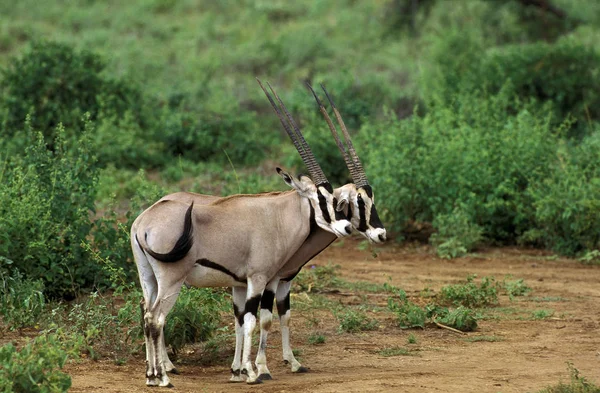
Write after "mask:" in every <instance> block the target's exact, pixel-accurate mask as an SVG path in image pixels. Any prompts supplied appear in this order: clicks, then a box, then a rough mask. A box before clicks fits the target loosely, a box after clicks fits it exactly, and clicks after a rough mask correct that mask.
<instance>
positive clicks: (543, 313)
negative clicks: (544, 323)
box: [531, 308, 554, 320]
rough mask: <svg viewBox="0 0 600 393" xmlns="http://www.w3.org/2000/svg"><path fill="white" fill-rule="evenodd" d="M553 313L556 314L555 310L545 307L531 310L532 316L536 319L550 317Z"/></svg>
mask: <svg viewBox="0 0 600 393" xmlns="http://www.w3.org/2000/svg"><path fill="white" fill-rule="evenodd" d="M552 315H554V310H548V309H543V308H541V309H538V310H533V311H532V312H531V318H532V319H535V320H542V319H548V318H550V317H551V316H552Z"/></svg>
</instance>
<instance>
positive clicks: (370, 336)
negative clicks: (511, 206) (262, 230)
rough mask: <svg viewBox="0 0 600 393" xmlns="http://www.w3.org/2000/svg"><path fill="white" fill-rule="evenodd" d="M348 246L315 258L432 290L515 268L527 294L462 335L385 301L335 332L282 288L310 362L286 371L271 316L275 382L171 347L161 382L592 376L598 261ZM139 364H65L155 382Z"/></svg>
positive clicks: (537, 385)
mask: <svg viewBox="0 0 600 393" xmlns="http://www.w3.org/2000/svg"><path fill="white" fill-rule="evenodd" d="M358 244H359V243H358V241H356V240H345V243H344V244H343V245H341V246H340V245H338V246H332V247H330V248H329V249H328V250H326V251H325V252H323V253H322V254H321V255H320V256H319V257H318V258H316V259H315V261H314V263H316V264H327V263H329V262H331V263H334V264H339V265H341V266H342V268H341V270H340V274H341V276H342V277H343V278H344V279H346V280H348V281H367V282H372V283H384V282H390V283H391V284H393V285H395V286H398V287H400V288H403V289H404V290H405V291H406V292H407V293H408V294H409V296H411V298H413V297H414V298H417V297H418V296H419V294H420V292H421V291H423V290H424V289H425V288H429V289H430V290H432V291H433V292H437V291H439V289H440V288H441V287H442V286H444V285H448V284H454V283H458V282H463V281H464V280H465V278H466V277H467V275H469V274H477V275H478V277H484V276H495V277H496V278H497V279H498V280H501V279H504V277H505V276H506V275H508V274H510V275H512V276H513V277H514V278H523V279H524V280H525V283H526V284H527V285H528V286H530V287H531V288H532V292H531V293H530V294H529V295H528V296H526V297H521V298H517V299H515V300H514V301H511V300H510V299H509V298H508V297H507V296H501V298H500V305H499V306H498V308H497V310H496V312H494V317H493V318H488V319H485V320H481V321H479V328H478V329H477V331H475V332H472V333H468V334H465V335H459V334H456V333H453V332H451V331H448V330H445V329H438V328H426V329H424V330H402V329H400V328H398V327H397V326H396V325H395V323H394V319H393V316H392V314H391V313H389V312H386V311H384V310H383V309H382V310H380V311H377V312H370V313H369V315H370V316H372V317H375V318H377V319H378V321H379V327H378V329H377V330H374V331H369V332H362V333H356V334H348V333H344V334H340V333H338V331H337V326H338V322H337V320H336V319H335V317H334V316H333V315H332V314H331V312H329V311H328V310H327V309H323V308H320V309H317V310H311V309H310V308H308V307H302V308H301V309H298V308H294V302H295V301H296V302H297V303H299V302H306V301H310V300H306V299H304V298H299V296H304V295H302V294H299V295H296V296H295V297H292V315H293V321H292V324H293V331H292V344H293V348H295V349H297V350H299V352H300V355H299V360H300V361H301V362H302V364H303V365H304V366H307V367H309V368H310V372H308V373H306V374H292V373H291V372H290V370H289V368H288V366H285V365H284V364H283V362H282V358H281V339H280V331H279V326H278V323H277V322H274V324H273V328H272V329H271V335H270V338H269V348H268V352H267V354H268V359H269V368H270V370H271V373H272V375H273V378H274V380H272V381H267V382H265V383H263V384H261V385H256V386H248V385H246V384H232V383H229V382H228V380H229V367H230V360H228V359H222V360H219V362H218V364H217V365H213V366H202V355H203V354H202V351H201V350H200V349H195V348H191V349H190V350H188V351H185V353H184V354H182V355H181V356H180V362H181V363H180V365H179V366H178V367H179V370H180V371H181V375H173V376H172V378H171V380H172V382H173V384H174V385H175V388H174V389H172V390H170V391H173V392H248V391H260V392H345V393H348V392H387V391H390V392H408V393H411V392H415V393H416V392H419V393H420V392H504V393H508V392H536V391H538V390H540V389H542V388H544V387H546V386H549V385H554V384H556V383H557V382H558V381H560V380H563V381H568V378H569V376H568V372H567V365H566V362H567V361H570V362H572V363H573V364H574V366H575V367H576V368H577V369H579V370H580V372H581V374H582V375H583V376H585V377H586V378H588V379H590V380H592V381H596V382H599V381H600V355H599V351H600V267H597V266H585V265H582V264H581V263H579V262H578V261H575V260H570V259H565V258H555V257H553V256H552V254H549V253H546V252H541V251H531V250H523V249H515V248H502V249H488V250H484V251H482V252H480V253H478V254H475V255H472V256H469V257H465V258H460V259H456V260H452V261H447V260H442V259H439V258H437V257H435V256H434V255H433V254H432V253H431V251H430V249H429V248H428V247H421V246H402V247H398V246H387V247H384V248H382V249H381V250H380V251H379V253H378V256H377V258H374V257H373V256H372V255H371V252H370V251H361V250H360V249H359V247H358ZM322 296H326V297H327V298H328V299H329V300H334V301H339V302H341V303H343V304H349V305H358V304H362V303H368V304H370V305H380V306H381V307H382V308H383V307H384V306H385V304H386V301H387V295H386V294H382V293H375V294H372V293H362V294H357V295H354V293H347V292H344V293H328V294H325V295H322ZM542 309H543V310H551V311H553V314H552V316H550V317H548V318H544V319H539V320H538V319H534V318H533V317H531V316H532V315H533V313H534V312H535V311H536V310H542ZM257 330H258V329H257ZM315 332H319V333H320V334H323V335H324V336H325V337H326V342H325V343H324V344H319V345H312V344H309V342H308V337H309V336H310V335H311V334H312V333H315ZM411 333H412V334H413V335H414V336H415V337H416V339H417V342H416V343H414V344H410V343H408V342H407V338H408V336H409V335H410V334H411ZM477 337H479V339H478V338H477ZM479 340H481V341H479ZM229 345H230V349H229V348H228V349H226V351H225V353H226V354H231V353H232V352H233V343H230V344H229ZM393 347H402V348H406V349H407V350H408V351H409V354H410V355H409V356H391V357H385V356H382V355H381V350H383V349H385V348H393ZM255 348H256V347H255ZM144 370H145V365H144V359H143V355H141V354H140V355H139V356H137V357H136V358H134V359H132V360H130V361H129V362H128V363H127V364H126V365H124V366H117V365H115V364H113V363H112V362H109V361H100V362H93V361H87V360H84V361H81V362H79V363H77V364H70V365H68V366H67V368H66V371H67V372H68V373H69V374H70V375H71V376H72V378H73V387H72V389H71V391H72V392H78V393H91V392H115V393H116V392H127V393H129V392H133V393H135V392H149V391H153V392H156V391H159V390H160V389H159V388H147V387H146V386H145V385H144V381H145V380H144Z"/></svg>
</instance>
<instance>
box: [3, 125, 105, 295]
mask: <svg viewBox="0 0 600 393" xmlns="http://www.w3.org/2000/svg"><path fill="white" fill-rule="evenodd" d="M80 132H81V133H82V135H81V137H80V138H79V140H78V141H77V142H75V143H69V142H67V141H66V140H65V131H64V128H63V127H62V126H59V127H57V130H56V139H55V140H54V149H53V150H47V149H46V143H45V141H44V138H43V136H42V135H41V134H40V133H35V132H34V131H32V129H31V126H30V125H29V124H28V125H27V127H26V134H27V138H28V141H29V147H28V148H27V150H26V151H25V154H24V155H23V156H22V157H19V156H12V157H9V158H8V160H7V161H8V162H7V165H6V168H5V171H4V173H3V174H2V175H3V178H4V179H3V181H1V182H0V233H1V235H0V236H1V238H2V241H0V256H3V257H5V258H8V259H10V260H12V261H13V262H14V264H13V266H14V267H15V268H16V269H18V270H19V271H20V272H21V273H23V275H24V277H25V278H27V279H32V280H37V279H41V280H42V281H43V282H44V284H45V288H46V290H45V291H46V294H47V295H49V296H52V297H56V296H58V297H61V296H67V297H72V296H74V295H75V293H76V292H77V291H78V290H79V289H80V288H83V287H89V286H91V285H93V284H94V283H96V282H97V274H98V273H99V268H98V266H97V265H96V264H93V263H90V262H89V257H88V255H87V254H86V251H85V250H84V249H83V248H82V246H81V242H82V240H84V239H86V238H87V237H88V236H89V235H90V233H91V230H92V225H93V224H92V220H91V217H90V214H91V213H92V212H93V211H94V199H95V193H96V191H95V186H96V181H97V168H96V161H95V158H94V156H93V154H92V152H91V151H90V141H89V134H90V132H91V124H90V123H89V122H87V123H85V125H84V129H83V130H80Z"/></svg>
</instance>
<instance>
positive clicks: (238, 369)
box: [229, 287, 246, 382]
mask: <svg viewBox="0 0 600 393" xmlns="http://www.w3.org/2000/svg"><path fill="white" fill-rule="evenodd" d="M231 294H232V296H233V314H234V316H235V352H234V355H233V362H232V363H231V378H230V379H229V380H230V381H231V382H244V379H245V376H244V375H242V345H243V343H244V308H245V306H246V288H245V287H233V288H232V291H231Z"/></svg>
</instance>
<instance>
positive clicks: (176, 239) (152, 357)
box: [131, 81, 351, 386]
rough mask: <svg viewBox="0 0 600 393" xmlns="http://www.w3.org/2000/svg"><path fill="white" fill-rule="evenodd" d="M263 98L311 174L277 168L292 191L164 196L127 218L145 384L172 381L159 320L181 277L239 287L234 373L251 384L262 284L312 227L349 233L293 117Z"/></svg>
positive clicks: (171, 302)
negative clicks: (239, 343) (208, 197)
mask: <svg viewBox="0 0 600 393" xmlns="http://www.w3.org/2000/svg"><path fill="white" fill-rule="evenodd" d="M259 83H260V81H259ZM261 87H262V84H261ZM263 90H264V88H263ZM271 90H272V91H273V89H271ZM265 93H267V92H266V90H265ZM273 94H275V92H274V91H273ZM267 97H268V98H269V101H270V102H271V104H272V105H273V107H274V109H275V111H276V112H277V115H278V116H279V118H280V120H281V123H282V125H283V126H284V128H285V130H286V132H287V133H288V136H289V137H290V138H291V139H292V142H293V143H294V146H295V147H296V149H297V150H298V152H299V153H300V156H301V157H302V160H303V161H304V163H305V165H306V167H307V169H308V171H309V174H310V176H311V177H312V180H311V179H310V178H308V177H307V176H300V177H299V178H294V177H292V176H290V175H289V174H287V173H286V172H284V171H282V170H281V169H279V168H277V172H278V173H279V174H280V175H281V176H282V178H283V179H284V181H285V182H286V183H287V184H288V185H289V186H290V187H292V188H293V189H294V190H295V191H287V192H276V193H264V194H256V195H233V196H229V197H226V198H220V199H218V200H216V201H214V202H212V203H209V204H204V205H200V204H198V205H196V206H194V203H193V201H192V202H191V203H185V202H181V201H178V200H171V199H168V198H163V199H161V200H160V201H158V202H156V203H155V204H154V205H152V206H151V207H149V208H148V209H146V210H145V211H144V212H143V213H142V214H140V216H138V218H137V219H136V220H135V222H134V223H133V225H132V228H131V245H132V250H133V255H134V259H135V262H136V265H137V268H138V273H139V277H140V283H141V286H142V290H143V294H144V302H143V305H142V310H143V319H144V336H145V341H146V361H147V366H146V384H147V385H149V386H156V385H158V386H171V383H170V381H169V377H168V376H167V371H169V370H168V369H169V368H172V364H169V363H170V362H168V361H166V360H165V359H168V357H167V354H166V349H165V346H164V336H163V327H164V324H165V319H166V317H167V315H168V313H169V311H170V310H171V309H172V307H173V305H174V304H175V301H176V300H177V296H178V295H179V292H180V290H181V286H182V285H183V283H186V284H189V285H192V286H196V287H223V286H225V287H228V286H229V287H238V286H239V287H244V288H245V289H246V296H245V300H244V302H241V303H237V304H239V305H241V308H240V309H238V312H237V315H238V318H237V321H238V324H239V326H240V328H239V332H241V329H242V327H243V329H244V330H243V332H244V341H243V355H242V363H241V372H242V373H245V374H247V376H248V377H247V381H248V382H249V383H253V382H255V381H256V380H257V377H256V374H255V373H254V370H253V368H252V363H251V361H250V352H251V344H252V340H251V338H252V332H253V330H254V328H255V326H256V315H257V313H258V307H259V303H260V300H261V296H262V293H263V291H264V290H265V287H266V285H267V284H268V283H269V282H270V281H271V280H272V278H273V277H274V276H275V275H276V274H277V272H279V270H280V269H281V267H283V265H284V264H285V263H286V261H288V260H289V259H290V258H291V257H292V256H293V255H294V254H295V253H296V251H297V250H298V249H299V248H300V246H301V245H302V244H303V243H304V242H305V240H306V239H307V238H308V237H309V236H310V234H311V233H312V232H314V231H316V230H317V228H319V227H320V228H321V229H323V230H325V231H328V232H331V233H333V234H335V235H336V236H346V235H349V234H350V233H351V223H350V221H348V220H346V219H345V218H340V212H339V208H338V207H337V200H336V199H334V196H333V188H332V187H331V185H330V183H329V182H328V181H327V178H326V177H325V174H324V173H323V171H322V169H321V168H320V166H319V165H318V164H317V162H316V160H315V158H314V156H313V154H312V152H311V150H310V148H309V146H308V144H307V143H306V141H305V140H304V138H303V136H302V134H301V132H300V130H299V128H298V127H297V125H296V123H295V122H294V120H293V119H292V117H291V115H290V114H289V112H288V111H287V109H286V108H285V106H283V103H282V102H281V100H279V102H280V104H281V106H282V109H283V111H284V113H285V116H286V117H287V121H286V117H284V116H283V115H282V114H281V112H280V110H279V109H278V108H277V106H276V105H275V103H274V102H273V100H272V98H271V97H270V96H269V95H268V93H267ZM288 121H289V124H291V126H292V127H293V130H292V129H291V128H290V127H289V125H288V123H287V122H288Z"/></svg>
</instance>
